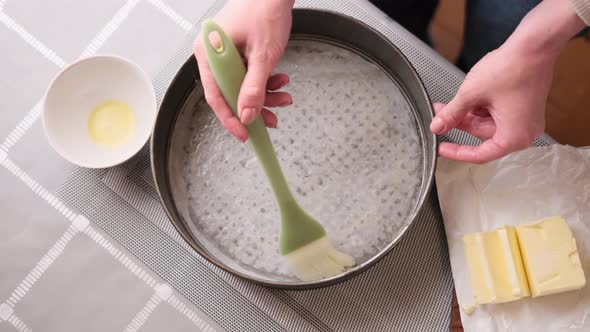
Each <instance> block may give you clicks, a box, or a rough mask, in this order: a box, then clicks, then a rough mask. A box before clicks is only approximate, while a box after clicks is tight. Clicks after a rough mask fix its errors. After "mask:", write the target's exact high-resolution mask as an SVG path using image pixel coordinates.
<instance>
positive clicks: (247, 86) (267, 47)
mask: <svg viewBox="0 0 590 332" xmlns="http://www.w3.org/2000/svg"><path fill="white" fill-rule="evenodd" d="M293 4H294V0H281V1H276V0H273V1H270V0H269V1H266V0H265V1H254V0H252V1H247V0H230V1H228V2H227V3H226V5H225V6H224V7H223V9H222V10H221V11H220V12H219V13H218V14H217V15H216V16H215V21H216V22H217V24H219V25H220V26H221V27H223V30H224V31H225V32H226V33H227V35H228V36H229V37H230V38H231V39H232V40H233V42H234V44H235V45H236V47H237V48H238V50H239V51H240V52H241V53H242V56H243V57H244V60H245V62H246V66H247V73H246V77H245V79H244V82H243V83H242V87H241V89H240V95H239V98H238V117H235V116H234V115H233V113H232V111H231V110H230V108H229V107H228V106H227V104H226V102H225V99H224V98H223V96H222V94H221V91H220V90H219V87H218V86H217V83H216V82H215V78H214V77H213V74H212V72H211V69H210V68H209V64H208V61H207V55H206V52H205V48H204V45H203V42H202V38H203V36H200V35H199V36H198V37H197V39H196V42H195V56H196V58H197V62H198V65H199V72H200V75H201V80H202V83H203V88H204V90H205V98H206V100H207V102H208V103H209V105H210V106H211V108H212V109H213V111H214V112H215V115H216V116H217V118H218V119H219V121H220V122H221V124H222V125H223V126H224V127H225V128H226V129H227V130H228V131H229V132H230V133H231V134H232V135H234V136H235V137H236V138H238V139H239V140H240V141H242V142H245V141H246V140H247V139H248V131H247V129H246V127H245V125H248V124H250V123H252V121H254V119H255V118H256V117H257V116H258V115H261V116H262V118H263V119H264V122H265V123H266V126H267V127H271V128H275V127H276V126H277V122H278V120H277V117H276V115H275V114H274V113H272V112H271V111H269V110H268V109H267V108H265V107H285V106H288V105H290V104H291V103H292V99H291V95H289V94H288V93H286V92H280V91H276V90H279V89H281V88H282V87H284V86H285V85H287V84H288V83H289V77H288V76H287V75H286V74H276V75H271V73H272V70H273V69H274V67H275V66H276V65H277V63H278V62H279V59H280V57H281V56H282V55H283V52H284V50H285V47H286V46H287V41H288V39H289V33H290V31H291V21H292V19H291V10H292V8H293ZM238 118H239V119H238Z"/></svg>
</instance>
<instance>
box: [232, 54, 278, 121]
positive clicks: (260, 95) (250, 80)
mask: <svg viewBox="0 0 590 332" xmlns="http://www.w3.org/2000/svg"><path fill="white" fill-rule="evenodd" d="M265 59H266V57H264V56H262V57H256V56H255V57H252V58H250V59H248V71H247V73H246V77H245V78H244V82H243V83H242V87H241V89H240V96H239V97H238V115H239V118H240V120H241V121H242V123H243V124H246V125H247V124H250V123H252V121H254V119H255V118H256V116H258V114H260V110H261V108H262V105H263V104H264V98H265V97H266V81H267V80H268V77H269V75H270V71H271V66H270V64H269V63H268V62H267V61H266V60H265Z"/></svg>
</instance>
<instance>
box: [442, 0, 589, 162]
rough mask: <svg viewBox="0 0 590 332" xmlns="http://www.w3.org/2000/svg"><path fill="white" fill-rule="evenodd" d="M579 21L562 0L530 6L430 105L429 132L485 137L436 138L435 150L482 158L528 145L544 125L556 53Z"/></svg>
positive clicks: (578, 27) (448, 155)
mask: <svg viewBox="0 0 590 332" xmlns="http://www.w3.org/2000/svg"><path fill="white" fill-rule="evenodd" d="M584 26H585V25H584V23H583V21H582V20H581V19H580V18H579V17H578V16H577V14H576V12H575V10H574V9H573V8H572V7H571V6H570V5H569V4H568V2H566V1H562V0H546V1H543V2H542V3H541V4H539V5H538V6H537V7H535V9H533V10H532V11H531V12H530V13H529V14H528V15H527V16H526V17H525V18H524V19H523V20H522V22H521V23H520V25H519V26H518V28H517V29H516V31H515V32H514V33H513V34H512V36H510V38H509V39H508V40H507V41H506V42H505V43H504V44H503V45H502V46H501V47H500V48H498V49H497V50H495V51H493V52H490V53H488V54H487V55H486V56H485V57H483V58H482V59H481V60H480V61H479V62H478V63H477V64H476V65H475V66H474V67H473V68H472V69H471V71H470V72H469V73H468V74H467V77H466V78H465V81H464V82H463V84H462V85H461V87H460V88H459V91H458V92H457V94H456V96H455V98H454V99H453V100H451V102H449V103H448V104H447V105H444V104H435V105H434V109H435V112H436V116H435V118H434V119H433V121H432V123H431V125H430V129H431V130H432V132H434V133H435V134H439V135H440V134H445V133H447V132H449V131H450V130H451V129H454V128H457V129H461V130H464V131H467V132H469V133H471V134H472V135H474V136H476V137H479V138H480V139H482V140H483V141H484V142H483V144H481V145H480V146H466V145H458V144H454V143H441V145H440V147H439V155H440V156H442V157H445V158H449V159H454V160H458V161H466V162H472V163H485V162H488V161H492V160H494V159H498V158H501V157H503V156H505V155H507V154H509V153H511V152H514V151H518V150H522V149H526V148H527V147H529V146H530V145H531V143H532V142H533V140H534V139H535V138H536V137H538V136H540V135H541V134H542V133H543V130H544V128H545V118H544V117H545V112H544V110H545V102H546V99H547V95H548V93H549V88H550V86H551V80H552V76H553V68H554V64H555V61H556V59H557V56H558V55H559V52H560V51H561V49H563V47H564V46H565V44H566V43H567V41H568V40H569V39H570V38H572V37H573V36H574V35H575V34H576V33H577V32H579V31H580V30H582V28H583V27H584Z"/></svg>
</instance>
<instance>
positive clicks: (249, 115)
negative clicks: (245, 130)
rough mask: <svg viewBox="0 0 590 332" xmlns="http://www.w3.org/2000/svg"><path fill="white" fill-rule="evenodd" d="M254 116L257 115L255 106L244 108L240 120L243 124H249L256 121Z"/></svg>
mask: <svg viewBox="0 0 590 332" xmlns="http://www.w3.org/2000/svg"><path fill="white" fill-rule="evenodd" d="M254 117H256V110H255V109H254V108H251V107H250V108H244V109H243V110H242V115H241V116H240V120H241V121H242V123H243V124H245V125H248V124H250V123H252V121H254Z"/></svg>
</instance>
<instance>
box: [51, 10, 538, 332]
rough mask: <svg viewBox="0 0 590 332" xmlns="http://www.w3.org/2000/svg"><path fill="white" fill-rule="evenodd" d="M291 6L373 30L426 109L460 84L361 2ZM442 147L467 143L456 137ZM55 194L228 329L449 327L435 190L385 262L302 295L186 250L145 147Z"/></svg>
mask: <svg viewBox="0 0 590 332" xmlns="http://www.w3.org/2000/svg"><path fill="white" fill-rule="evenodd" d="M222 3H223V2H219V3H217V4H216V5H215V6H213V7H212V8H211V10H210V11H209V12H208V13H207V14H206V15H205V17H208V16H211V15H212V14H213V13H214V12H215V11H217V10H218V9H219V8H220V7H221V5H222ZM297 6H300V7H312V8H324V9H329V10H334V11H338V12H341V13H344V14H347V15H350V16H352V17H354V18H357V19H359V20H361V21H364V22H365V23H367V24H369V25H371V26H372V27H374V28H375V29H377V30H379V31H380V32H381V33H383V34H384V35H385V36H387V37H388V38H389V39H390V40H391V41H392V42H393V43H394V44H396V45H397V46H398V47H399V48H400V49H401V50H402V51H403V52H404V54H405V55H406V56H407V57H408V58H409V59H410V61H411V62H412V64H413V65H414V67H415V68H416V70H417V71H418V73H419V74H420V76H421V78H422V80H423V81H424V84H425V85H426V88H427V90H428V92H429V94H430V96H431V98H432V100H433V101H443V102H445V101H448V100H450V99H451V98H452V96H453V95H454V93H455V91H456V89H457V88H458V86H459V85H460V82H461V81H462V78H463V76H462V74H461V73H460V72H459V71H457V70H456V69H454V68H453V67H452V66H450V65H449V64H448V63H446V62H445V61H444V60H443V59H442V58H441V57H440V56H438V55H436V54H435V53H434V52H433V51H432V50H430V49H429V48H428V47H426V46H425V45H424V44H422V43H421V42H419V41H418V40H417V39H416V38H414V37H413V36H411V35H410V34H409V33H407V32H405V30H403V29H401V28H400V27H399V26H398V25H397V24H396V23H394V22H393V21H391V20H389V19H388V18H386V17H385V16H383V14H381V13H380V12H378V11H377V10H375V9H374V8H373V7H372V6H371V5H370V4H368V3H364V2H360V1H359V2H355V1H350V2H343V1H336V0H333V1H329V0H324V1H313V0H309V1H298V2H297ZM197 26H198V25H197ZM196 33H197V31H193V32H192V33H191V34H190V36H189V38H188V39H187V41H186V43H185V44H184V46H183V48H182V49H181V50H180V52H179V53H178V54H177V56H175V57H174V58H173V59H172V60H171V62H170V63H169V64H168V65H167V66H166V67H165V68H164V69H163V71H162V72H161V73H160V74H159V75H158V76H157V77H156V78H155V80H154V85H155V87H156V91H157V95H158V98H159V100H161V98H162V97H163V95H164V93H165V91H166V88H167V87H168V84H169V82H170V81H171V79H172V77H173V76H174V74H175V73H176V72H177V71H178V69H179V68H180V67H181V65H182V64H183V63H184V62H185V61H186V59H187V58H188V57H189V56H190V55H191V53H192V41H193V39H194V37H195V35H196ZM442 139H443V140H449V141H454V142H460V143H465V144H476V143H477V140H476V139H474V138H473V137H471V136H469V135H467V134H464V133H460V132H453V133H452V134H451V135H449V136H446V137H443V138H442ZM536 144H538V145H540V144H546V142H545V141H543V140H539V141H537V142H536ZM59 195H60V196H61V197H62V198H63V199H64V200H65V201H67V202H68V203H69V204H70V205H71V206H73V207H75V208H77V209H78V210H80V211H81V212H82V213H84V214H85V215H86V216H88V217H89V218H90V219H92V220H93V221H94V222H95V223H96V224H97V225H98V226H99V227H101V228H102V229H103V230H104V231H105V232H106V233H107V234H109V235H110V236H111V237H112V238H114V239H115V240H117V241H118V242H120V243H121V244H122V245H123V246H124V247H125V248H126V249H128V250H129V251H130V252H131V253H132V254H134V255H135V256H137V257H138V258H139V259H140V260H141V261H142V262H143V263H145V264H146V265H147V266H148V267H150V268H151V269H153V270H154V271H155V272H156V273H157V274H159V275H160V276H161V277H162V278H163V279H164V280H166V281H167V282H168V283H169V284H170V285H171V286H172V287H174V288H175V289H176V290H177V291H178V292H180V293H182V294H183V295H184V296H186V297H187V298H188V299H189V300H190V301H191V302H193V303H194V304H195V305H196V306H198V307H199V309H201V310H202V312H203V313H205V314H206V315H208V316H209V317H210V318H211V319H213V320H215V321H216V322H217V323H219V325H221V326H222V327H224V328H226V329H228V330H232V331H282V330H284V331H315V330H318V331H332V330H341V331H393V330H395V331H445V330H448V329H449V321H450V312H451V299H452V291H453V284H452V278H451V270H450V265H449V259H448V253H447V245H446V240H445V235H444V229H443V224H442V219H441V218H442V217H441V214H440V210H439V207H438V203H437V196H436V191H433V193H432V194H431V196H430V199H429V201H428V204H426V206H425V208H424V209H423V211H422V212H421V213H420V215H419V217H418V219H417V220H416V221H415V223H414V224H413V225H412V227H411V228H410V229H409V231H408V232H407V234H406V235H405V236H404V237H403V239H402V240H401V241H400V243H399V244H398V245H397V246H396V247H395V248H394V249H393V250H392V252H391V253H390V255H389V256H387V257H386V258H385V259H383V260H382V261H381V262H379V263H378V264H377V265H376V266H375V267H373V268H371V269H370V270H368V271H367V272H365V273H364V274H362V275H361V276H359V277H357V278H354V279H352V280H349V281H347V282H344V283H341V284H338V285H335V286H332V287H328V288H323V289H318V290H310V291H281V290H274V289H266V288H263V287H260V286H256V285H253V284H251V283H248V282H245V281H242V280H239V279H237V278H235V277H233V276H232V275H229V274H227V273H225V272H223V271H221V270H219V269H218V268H216V267H215V266H213V265H211V264H209V263H208V262H206V261H205V260H203V259H202V258H201V257H200V256H198V255H197V254H196V253H195V252H193V251H192V250H191V249H190V248H189V247H188V246H187V245H186V244H185V243H184V242H183V241H182V239H181V238H180V237H179V236H178V234H177V233H176V232H175V230H174V229H173V227H172V226H171V224H170V222H169V221H168V220H167V219H166V218H167V217H166V215H165V213H164V211H163V209H162V207H161V206H160V203H159V200H158V197H157V194H156V191H155V189H154V185H153V183H152V179H151V174H150V165H149V154H148V150H147V149H144V150H143V151H142V152H141V153H139V154H138V155H137V156H136V157H135V158H134V159H132V160H131V161H129V162H127V163H126V164H124V165H122V166H120V167H117V168H113V169H110V170H89V169H78V170H76V171H75V172H74V173H73V175H72V176H70V177H69V178H68V179H67V181H66V182H65V184H64V185H63V186H62V187H61V189H60V190H59Z"/></svg>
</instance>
